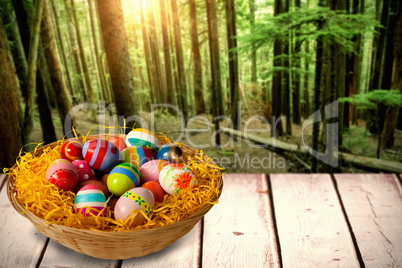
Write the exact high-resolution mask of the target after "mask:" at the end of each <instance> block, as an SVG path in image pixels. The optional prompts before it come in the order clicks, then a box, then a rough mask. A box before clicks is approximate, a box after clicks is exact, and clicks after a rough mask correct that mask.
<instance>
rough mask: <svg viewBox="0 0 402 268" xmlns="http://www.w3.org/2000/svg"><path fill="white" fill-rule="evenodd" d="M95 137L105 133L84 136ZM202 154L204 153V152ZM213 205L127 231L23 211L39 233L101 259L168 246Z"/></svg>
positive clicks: (19, 209)
mask: <svg viewBox="0 0 402 268" xmlns="http://www.w3.org/2000/svg"><path fill="white" fill-rule="evenodd" d="M96 138H104V136H103V135H97V136H95V135H92V136H89V137H88V139H87V140H91V139H96ZM55 145H56V142H55V143H51V144H49V145H47V146H44V147H42V148H40V149H38V150H37V152H38V154H40V153H41V152H42V151H43V149H45V148H46V147H49V146H51V147H54V146H55ZM181 148H182V149H183V152H184V153H186V154H189V155H192V156H193V155H194V154H195V150H194V149H192V148H190V147H188V146H186V145H183V146H181ZM204 158H207V156H206V155H204ZM212 163H213V162H212ZM13 180H14V177H13V176H8V178H7V195H8V199H9V200H10V203H11V205H12V206H13V207H14V209H15V210H16V211H17V212H18V213H20V214H21V213H22V212H24V211H25V208H24V207H23V206H22V205H21V204H20V203H19V202H18V201H17V200H16V197H15V193H14V192H13V189H12V185H13ZM222 186H223V182H222V177H220V179H219V180H218V182H217V185H216V188H218V189H219V192H221V190H222ZM219 196H220V193H219V195H215V194H214V195H213V196H212V198H211V201H217V200H218V198H219ZM212 206H213V205H212V204H205V205H204V206H202V207H201V208H200V209H198V210H197V211H196V212H195V213H194V214H193V215H191V216H190V217H188V218H186V219H184V220H180V221H178V222H175V223H172V224H169V225H166V226H162V227H155V228H151V229H148V230H136V231H127V232H106V231H91V230H85V229H76V228H71V227H67V226H64V225H58V224H44V223H45V222H46V221H45V220H44V219H42V218H40V217H37V216H36V215H34V214H33V213H31V212H30V211H26V212H25V213H24V214H22V215H23V216H24V217H25V218H27V219H28V220H30V221H31V223H32V224H33V225H34V226H35V228H36V229H38V230H39V231H40V232H41V233H43V234H44V235H46V236H47V237H49V238H51V239H53V240H54V241H57V242H59V243H60V244H62V245H64V246H66V247H68V248H71V249H73V250H75V251H77V252H80V253H83V254H86V255H89V256H92V257H96V258H100V259H113V260H117V259H128V258H132V257H140V256H144V255H147V254H150V253H153V252H156V251H159V250H161V249H163V248H165V247H167V246H169V245H170V244H172V243H173V242H175V241H176V240H178V239H179V238H180V237H182V236H183V235H185V234H186V233H188V232H189V231H190V230H191V229H192V228H193V227H194V225H195V224H197V222H198V221H199V220H200V219H201V218H202V217H203V216H204V215H205V214H206V213H207V212H208V211H209V210H210V209H211V208H212Z"/></svg>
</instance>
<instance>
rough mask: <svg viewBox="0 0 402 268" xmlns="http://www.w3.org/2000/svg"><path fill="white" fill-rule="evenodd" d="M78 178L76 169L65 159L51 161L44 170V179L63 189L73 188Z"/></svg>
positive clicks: (69, 189)
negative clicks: (45, 170)
mask: <svg viewBox="0 0 402 268" xmlns="http://www.w3.org/2000/svg"><path fill="white" fill-rule="evenodd" d="M78 179H79V176H78V172H77V169H76V168H75V166H74V165H73V164H72V163H71V162H70V161H68V160H66V159H57V160H55V161H53V162H52V163H51V164H50V166H49V168H48V169H47V172H46V180H48V181H49V182H50V183H53V184H54V185H56V186H57V187H58V188H60V189H63V190H65V191H72V190H74V188H75V186H76V185H77V183H78Z"/></svg>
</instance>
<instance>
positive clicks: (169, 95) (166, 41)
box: [159, 0, 191, 104]
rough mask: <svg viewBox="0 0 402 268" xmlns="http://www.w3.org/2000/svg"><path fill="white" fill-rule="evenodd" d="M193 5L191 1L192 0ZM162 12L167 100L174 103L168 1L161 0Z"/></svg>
mask: <svg viewBox="0 0 402 268" xmlns="http://www.w3.org/2000/svg"><path fill="white" fill-rule="evenodd" d="M190 5H191V1H190ZM159 6H160V12H161V25H162V38H163V56H164V61H165V77H166V87H167V92H168V93H167V102H168V103H170V104H174V96H175V94H174V91H175V89H174V85H173V74H172V64H171V58H170V42H169V33H168V21H167V17H166V3H165V0H159Z"/></svg>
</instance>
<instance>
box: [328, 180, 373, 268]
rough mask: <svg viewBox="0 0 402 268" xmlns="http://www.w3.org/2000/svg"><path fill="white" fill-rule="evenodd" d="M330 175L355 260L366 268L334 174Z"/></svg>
mask: <svg viewBox="0 0 402 268" xmlns="http://www.w3.org/2000/svg"><path fill="white" fill-rule="evenodd" d="M330 175H331V180H332V183H333V184H334V188H335V192H336V195H337V197H338V200H339V204H340V206H341V210H342V213H343V216H344V217H345V221H346V225H347V226H348V229H349V233H350V237H351V238H352V242H353V246H354V247H355V252H356V256H357V259H358V261H359V264H360V267H362V268H364V267H366V266H365V264H364V261H363V257H362V254H361V252H360V248H359V245H358V244H357V240H356V236H355V233H354V232H353V228H352V225H351V223H350V221H349V217H348V214H347V213H346V209H345V206H344V204H343V200H342V197H341V194H340V193H339V189H338V184H337V182H336V180H335V177H334V174H330Z"/></svg>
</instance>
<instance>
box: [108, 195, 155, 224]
mask: <svg viewBox="0 0 402 268" xmlns="http://www.w3.org/2000/svg"><path fill="white" fill-rule="evenodd" d="M154 204H155V199H154V196H153V194H152V192H151V191H150V190H148V189H145V188H142V187H138V188H134V189H131V190H129V191H127V192H125V193H124V194H123V195H122V196H121V197H120V198H119V200H117V203H116V205H115V207H114V218H115V220H116V221H119V220H125V219H126V218H128V217H130V216H132V215H134V214H133V213H135V210H137V209H140V210H142V211H143V212H144V213H145V214H146V215H147V216H149V215H150V214H151V213H152V207H153V206H154ZM144 221H145V217H144V216H143V215H142V214H141V213H138V214H137V216H136V217H135V218H134V221H133V225H132V226H137V225H140V224H143V223H144Z"/></svg>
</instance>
